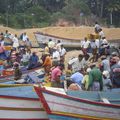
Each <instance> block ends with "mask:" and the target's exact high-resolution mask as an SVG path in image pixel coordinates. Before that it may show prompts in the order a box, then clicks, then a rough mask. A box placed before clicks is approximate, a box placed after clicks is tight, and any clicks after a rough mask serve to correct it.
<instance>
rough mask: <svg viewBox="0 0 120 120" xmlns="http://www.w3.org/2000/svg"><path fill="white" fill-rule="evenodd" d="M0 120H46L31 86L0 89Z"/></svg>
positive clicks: (44, 112) (45, 114)
mask: <svg viewBox="0 0 120 120" xmlns="http://www.w3.org/2000/svg"><path fill="white" fill-rule="evenodd" d="M0 119H1V120H48V116H47V113H46V111H45V110H44V109H43V106H42V104H41V103H40V102H39V99H38V96H37V95H36V93H35V92H34V90H33V87H32V86H13V87H12V85H11V87H10V86H8V87H1V88H0Z"/></svg>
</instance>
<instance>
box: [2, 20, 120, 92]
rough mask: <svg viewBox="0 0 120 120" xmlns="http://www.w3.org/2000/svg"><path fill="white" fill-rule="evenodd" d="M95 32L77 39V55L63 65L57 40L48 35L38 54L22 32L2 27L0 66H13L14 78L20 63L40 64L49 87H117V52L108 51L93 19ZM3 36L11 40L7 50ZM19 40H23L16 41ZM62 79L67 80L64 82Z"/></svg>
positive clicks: (63, 52) (119, 59)
mask: <svg viewBox="0 0 120 120" xmlns="http://www.w3.org/2000/svg"><path fill="white" fill-rule="evenodd" d="M95 33H96V34H95V35H94V34H90V35H89V36H87V37H85V38H84V40H82V41H81V47H80V52H79V55H78V57H74V58H72V59H71V60H69V61H68V64H67V65H66V64H65V56H66V54H67V51H66V49H65V48H64V45H63V44H62V43H61V41H60V40H58V41H57V42H56V43H55V42H53V40H52V39H49V41H48V43H45V47H44V50H43V53H42V55H41V56H38V55H37V54H36V52H33V53H31V49H30V48H31V44H30V41H29V38H28V36H27V35H26V33H23V34H21V35H20V37H19V38H18V37H17V35H12V34H10V33H9V32H8V31H6V32H5V33H1V34H0V59H2V60H4V69H6V68H7V67H14V68H15V69H16V70H15V71H17V72H16V77H15V80H17V79H20V77H21V72H20V71H19V66H20V65H22V66H25V67H26V68H27V69H33V68H36V67H38V66H41V67H43V68H44V70H45V75H47V76H50V77H49V78H50V79H49V82H50V83H51V86H52V87H65V85H66V86H67V89H72V90H87V91H102V90H104V91H106V90H108V89H111V88H119V87H120V56H119V54H117V53H116V52H113V53H110V46H109V42H108V41H107V40H106V37H105V34H104V32H103V30H102V28H101V26H100V25H99V24H98V23H97V22H96V24H95ZM6 38H7V39H10V40H11V41H12V44H11V45H12V49H10V50H7V49H6V50H5V47H4V46H5V42H4V41H5V39H6ZM20 41H22V42H23V43H24V44H22V45H20V44H19V43H20ZM39 58H40V59H41V61H42V62H40V60H39ZM16 63H17V64H16ZM18 63H19V64H18ZM2 66H3V64H2ZM18 71H19V72H18ZM18 73H19V74H18ZM18 76H20V77H18ZM65 81H67V84H64V83H65Z"/></svg>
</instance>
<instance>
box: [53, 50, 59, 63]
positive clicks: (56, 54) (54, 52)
mask: <svg viewBox="0 0 120 120" xmlns="http://www.w3.org/2000/svg"><path fill="white" fill-rule="evenodd" d="M52 58H53V59H56V60H58V61H60V53H59V52H58V51H57V49H54V51H53V55H52Z"/></svg>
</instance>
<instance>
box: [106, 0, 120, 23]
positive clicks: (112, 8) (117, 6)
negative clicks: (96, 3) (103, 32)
mask: <svg viewBox="0 0 120 120" xmlns="http://www.w3.org/2000/svg"><path fill="white" fill-rule="evenodd" d="M106 9H107V11H108V12H110V24H111V25H112V24H113V12H117V11H119V10H120V1H119V0H115V1H114V0H111V2H110V3H109V4H108V7H107V8H106Z"/></svg>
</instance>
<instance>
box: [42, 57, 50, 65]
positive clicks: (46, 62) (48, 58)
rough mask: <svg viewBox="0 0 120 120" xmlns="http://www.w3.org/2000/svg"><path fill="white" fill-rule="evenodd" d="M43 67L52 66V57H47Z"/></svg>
mask: <svg viewBox="0 0 120 120" xmlns="http://www.w3.org/2000/svg"><path fill="white" fill-rule="evenodd" d="M43 66H52V60H51V58H50V56H47V57H46V58H45V61H44V63H43Z"/></svg>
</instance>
